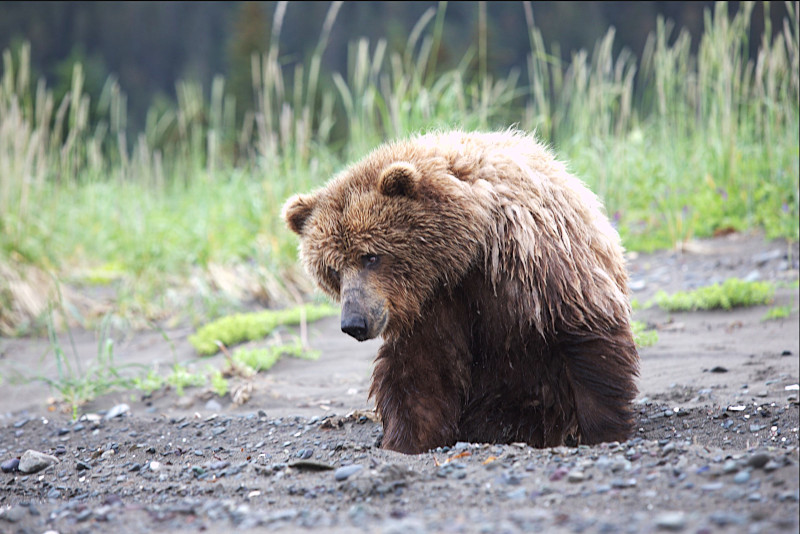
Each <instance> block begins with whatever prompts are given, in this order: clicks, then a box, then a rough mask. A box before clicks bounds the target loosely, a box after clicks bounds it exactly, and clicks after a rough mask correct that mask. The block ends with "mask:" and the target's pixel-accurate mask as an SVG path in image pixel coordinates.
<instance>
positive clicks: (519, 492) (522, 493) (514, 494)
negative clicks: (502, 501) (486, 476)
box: [506, 488, 528, 501]
mask: <svg viewBox="0 0 800 534" xmlns="http://www.w3.org/2000/svg"><path fill="white" fill-rule="evenodd" d="M527 496H528V490H527V489H525V488H517V489H515V490H513V491H509V492H508V493H506V497H508V498H509V499H510V500H512V501H522V500H524V499H525V497H527Z"/></svg>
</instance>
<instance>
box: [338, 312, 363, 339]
mask: <svg viewBox="0 0 800 534" xmlns="http://www.w3.org/2000/svg"><path fill="white" fill-rule="evenodd" d="M342 332H344V333H345V334H347V335H349V336H352V337H354V338H356V339H357V340H359V341H364V340H366V339H367V321H366V319H364V317H363V316H361V315H357V314H348V315H342Z"/></svg>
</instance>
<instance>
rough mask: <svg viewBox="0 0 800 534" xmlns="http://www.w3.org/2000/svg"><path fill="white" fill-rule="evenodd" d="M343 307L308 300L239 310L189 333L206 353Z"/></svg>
mask: <svg viewBox="0 0 800 534" xmlns="http://www.w3.org/2000/svg"><path fill="white" fill-rule="evenodd" d="M338 312H339V309H338V308H336V307H334V306H331V305H330V304H304V305H302V306H298V307H294V308H287V309H284V310H265V311H262V312H255V313H237V314H235V315H231V316H228V317H223V318H221V319H218V320H216V321H214V322H212V323H209V324H207V325H205V326H203V327H202V328H200V329H199V330H198V331H197V333H196V334H194V335H192V336H189V342H190V343H191V344H192V346H193V347H194V348H195V350H197V352H198V353H199V354H201V355H203V356H210V355H213V354H216V353H217V352H219V351H220V345H221V346H224V347H230V346H233V345H236V344H237V343H243V342H245V341H255V340H259V339H263V338H264V337H266V336H267V335H269V334H270V333H271V332H272V331H273V330H274V329H275V328H276V327H278V326H282V325H285V326H292V325H299V324H300V323H301V321H306V322H313V321H316V320H318V319H322V318H323V317H328V316H330V315H335V314H337V313H338Z"/></svg>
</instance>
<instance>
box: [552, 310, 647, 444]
mask: <svg viewBox="0 0 800 534" xmlns="http://www.w3.org/2000/svg"><path fill="white" fill-rule="evenodd" d="M559 344H560V347H561V350H562V352H563V354H564V356H565V358H566V368H567V374H568V376H569V380H570V384H571V386H572V391H573V395H574V399H575V410H576V415H577V419H578V426H579V433H580V443H583V444H587V445H590V444H594V443H601V442H608V441H625V440H626V439H628V438H629V437H630V435H631V431H632V427H633V408H632V406H631V402H632V401H633V399H634V398H635V397H636V393H637V389H636V383H635V378H636V376H637V375H638V370H639V365H638V364H639V357H638V355H637V353H636V346H635V344H634V342H633V334H632V333H631V329H630V326H629V325H628V324H619V325H616V326H614V327H612V328H610V329H608V330H607V331H605V332H601V333H593V332H588V331H587V332H579V333H571V334H564V335H562V338H561V339H560V343H559Z"/></svg>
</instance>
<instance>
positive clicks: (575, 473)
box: [567, 469, 586, 482]
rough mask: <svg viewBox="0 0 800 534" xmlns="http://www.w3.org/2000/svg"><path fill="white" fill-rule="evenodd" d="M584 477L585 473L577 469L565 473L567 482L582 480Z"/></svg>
mask: <svg viewBox="0 0 800 534" xmlns="http://www.w3.org/2000/svg"><path fill="white" fill-rule="evenodd" d="M585 479H586V475H585V474H584V472H583V471H579V470H577V469H573V470H572V471H570V472H569V474H567V482H583V481H584V480H585Z"/></svg>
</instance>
